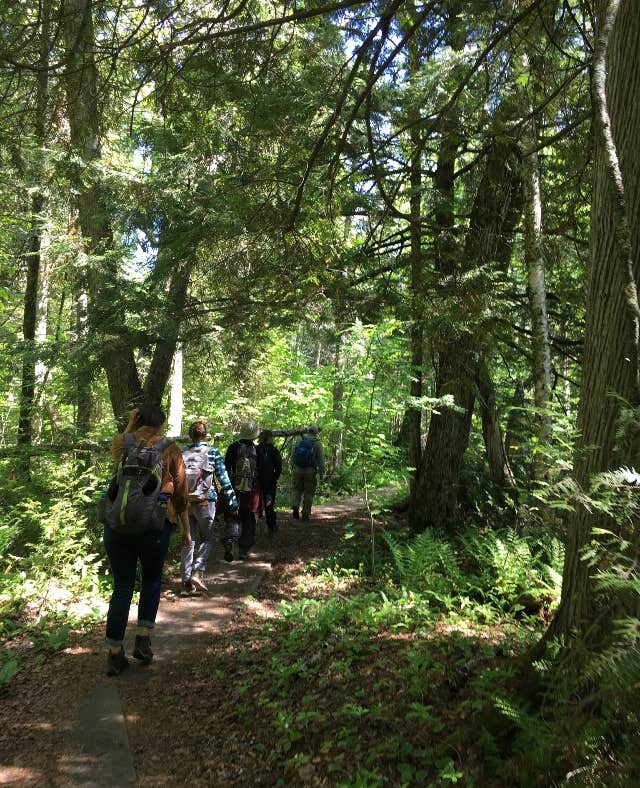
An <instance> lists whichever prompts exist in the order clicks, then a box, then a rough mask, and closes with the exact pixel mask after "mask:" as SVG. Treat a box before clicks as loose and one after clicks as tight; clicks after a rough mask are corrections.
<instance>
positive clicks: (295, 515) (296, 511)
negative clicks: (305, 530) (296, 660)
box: [293, 506, 300, 520]
mask: <svg viewBox="0 0 640 788" xmlns="http://www.w3.org/2000/svg"><path fill="white" fill-rule="evenodd" d="M293 519H294V520H299V519H300V507H298V506H294V507H293Z"/></svg>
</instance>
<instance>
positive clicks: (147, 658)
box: [133, 635, 153, 663]
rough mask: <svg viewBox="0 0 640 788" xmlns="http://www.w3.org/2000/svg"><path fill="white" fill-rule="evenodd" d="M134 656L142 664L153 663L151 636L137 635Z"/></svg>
mask: <svg viewBox="0 0 640 788" xmlns="http://www.w3.org/2000/svg"><path fill="white" fill-rule="evenodd" d="M133 656H134V657H135V658H136V659H139V660H140V662H147V663H148V662H151V660H152V659H153V651H151V638H150V637H149V635H136V642H135V644H134V646H133Z"/></svg>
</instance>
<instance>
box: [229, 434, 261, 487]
mask: <svg viewBox="0 0 640 788" xmlns="http://www.w3.org/2000/svg"><path fill="white" fill-rule="evenodd" d="M257 462H258V457H257V453H256V447H255V446H254V445H253V443H243V442H242V441H240V442H239V443H238V449H237V453H236V462H235V468H234V471H233V480H232V483H233V487H234V489H235V491H236V492H251V490H253V488H254V485H255V483H256V467H257Z"/></svg>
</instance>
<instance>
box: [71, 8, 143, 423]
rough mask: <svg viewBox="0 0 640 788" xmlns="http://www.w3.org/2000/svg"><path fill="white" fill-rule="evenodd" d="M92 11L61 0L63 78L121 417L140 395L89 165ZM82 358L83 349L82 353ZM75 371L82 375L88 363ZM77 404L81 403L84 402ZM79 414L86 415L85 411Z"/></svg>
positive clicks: (95, 300) (107, 363) (97, 320)
mask: <svg viewBox="0 0 640 788" xmlns="http://www.w3.org/2000/svg"><path fill="white" fill-rule="evenodd" d="M92 12H93V11H92V0H65V3H64V5H63V19H62V24H63V31H64V41H65V74H64V80H65V88H66V93H67V112H68V119H69V130H70V136H71V145H72V147H73V149H74V151H75V153H76V154H77V156H78V158H79V159H80V161H81V162H82V166H81V167H80V168H78V171H77V172H76V173H75V180H76V187H77V191H78V194H77V208H78V221H79V224H80V229H81V230H82V235H83V238H84V243H85V245H86V251H87V254H88V256H89V262H88V266H87V285H88V288H87V289H88V298H89V303H88V308H89V331H90V334H91V338H92V340H93V342H94V345H95V348H96V350H97V352H98V356H99V359H100V363H101V365H102V366H103V367H104V369H105V372H106V375H107V382H108V386H109V396H110V398H111V406H112V408H113V413H114V416H115V417H116V420H117V421H118V422H122V421H123V420H126V418H125V416H126V412H127V411H128V409H129V408H130V407H131V406H132V405H134V404H136V403H139V402H141V401H142V398H143V394H142V387H141V385H140V379H139V376H138V370H137V367H136V363H135V359H134V355H133V348H132V346H131V344H130V342H129V341H128V336H127V330H126V327H125V326H124V325H123V323H122V320H121V319H120V316H119V313H118V310H117V309H116V310H114V304H115V303H117V302H118V292H119V289H118V281H117V280H118V272H117V264H116V262H115V260H114V257H113V253H112V246H113V237H112V232H111V225H110V214H109V208H108V205H107V200H106V196H105V193H104V190H103V188H102V185H101V182H100V178H99V176H98V175H97V174H96V172H95V171H93V170H92V165H95V164H96V162H98V161H99V160H100V158H101V150H100V141H101V136H102V130H101V128H100V113H99V106H98V95H99V86H98V75H97V69H96V63H95V55H94V52H95V48H96V43H95V34H94V27H93V16H92ZM110 252H111V254H109V253H110ZM92 257H93V259H92ZM96 257H99V261H97V260H96ZM82 357H84V354H80V358H82ZM78 372H79V374H80V375H83V376H86V375H88V374H89V368H88V367H85V368H82V369H80V370H79V371H78ZM80 406H81V407H83V403H80ZM82 419H83V420H84V419H86V411H85V415H84V416H83V417H82ZM84 427H86V425H83V428H84Z"/></svg>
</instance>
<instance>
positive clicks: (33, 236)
mask: <svg viewBox="0 0 640 788" xmlns="http://www.w3.org/2000/svg"><path fill="white" fill-rule="evenodd" d="M40 8H41V10H40V29H39V56H38V71H37V76H36V101H35V119H34V140H35V144H36V146H37V148H38V150H37V151H36V165H35V168H34V171H33V172H32V173H31V174H30V176H31V177H30V178H29V180H30V183H31V186H32V188H33V194H32V197H31V210H30V214H31V215H30V224H31V229H30V233H29V240H28V243H27V252H26V253H25V255H24V261H25V263H26V268H27V281H26V286H25V294H24V312H23V319H22V338H23V341H24V355H23V358H22V382H21V389H20V413H19V418H18V444H19V445H21V446H24V445H30V444H31V442H32V439H33V418H34V405H35V393H36V365H37V351H36V328H37V319H38V284H39V280H40V268H41V259H40V257H41V247H42V234H43V230H44V226H45V222H44V217H43V212H44V208H45V195H44V188H43V181H44V144H45V135H46V126H47V116H48V107H49V68H48V66H49V49H50V38H51V2H50V0H43V2H42V4H41V7H40Z"/></svg>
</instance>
